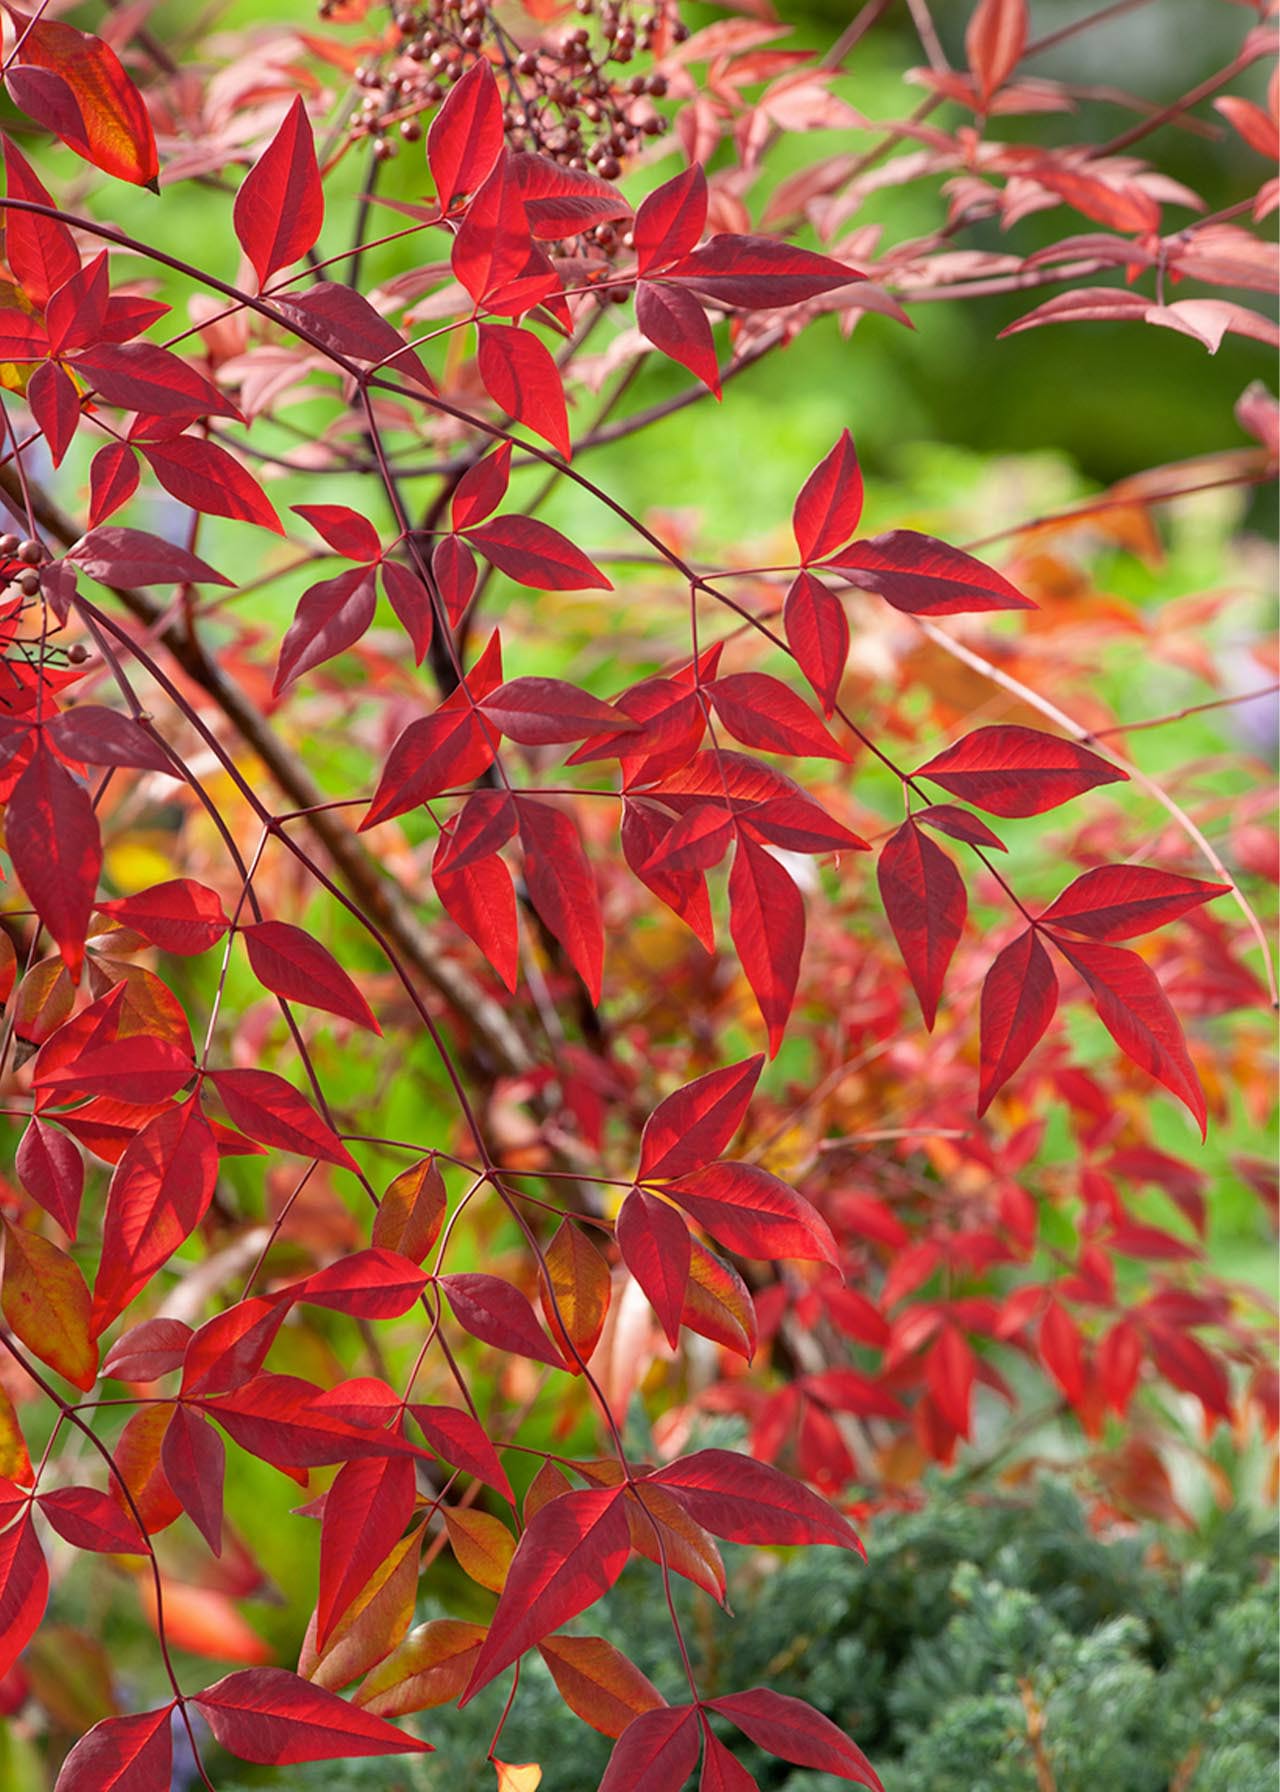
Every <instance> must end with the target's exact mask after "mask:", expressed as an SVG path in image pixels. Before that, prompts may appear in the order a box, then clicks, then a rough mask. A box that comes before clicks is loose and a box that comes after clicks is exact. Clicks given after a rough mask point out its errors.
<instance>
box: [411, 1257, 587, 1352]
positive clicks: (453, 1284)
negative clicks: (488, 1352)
mask: <svg viewBox="0 0 1280 1792" xmlns="http://www.w3.org/2000/svg"><path fill="white" fill-rule="evenodd" d="M440 1286H441V1288H443V1289H444V1291H445V1293H446V1295H447V1296H448V1298H449V1305H450V1306H451V1307H452V1308H453V1311H454V1316H455V1318H456V1319H457V1321H458V1324H459V1325H461V1326H463V1327H465V1329H466V1330H467V1331H469V1332H470V1333H471V1336H472V1337H473V1338H479V1339H480V1341H481V1343H483V1344H492V1345H493V1347H494V1349H495V1350H506V1351H511V1352H513V1353H514V1354H515V1355H516V1356H526V1357H529V1358H530V1359H531V1360H532V1361H533V1362H535V1363H550V1364H551V1366H552V1368H554V1369H562V1368H563V1367H564V1363H563V1361H562V1359H561V1356H560V1353H559V1351H558V1350H557V1349H556V1347H555V1346H554V1344H552V1342H551V1340H550V1338H548V1337H547V1335H546V1333H545V1332H544V1331H543V1329H542V1327H541V1326H540V1325H539V1324H538V1321H537V1317H536V1315H535V1314H534V1311H533V1308H532V1307H531V1306H530V1305H529V1303H528V1301H527V1300H526V1299H525V1297H524V1295H523V1294H521V1292H520V1290H519V1289H518V1288H515V1287H513V1286H512V1285H511V1283H510V1282H504V1281H503V1280H502V1278H501V1277H500V1276H490V1275H482V1274H468V1275H447V1276H441V1277H440Z"/></svg>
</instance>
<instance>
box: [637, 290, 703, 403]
mask: <svg viewBox="0 0 1280 1792" xmlns="http://www.w3.org/2000/svg"><path fill="white" fill-rule="evenodd" d="M636 323H637V324H638V325H639V328H640V333H641V335H642V336H644V337H645V339H646V340H647V341H649V342H651V343H652V344H653V346H654V348H656V349H660V350H661V352H662V353H663V354H664V355H666V356H667V357H668V359H670V360H672V361H675V362H677V363H678V364H679V365H680V366H681V367H687V368H688V370H689V372H690V373H691V374H692V375H693V377H694V378H695V379H698V380H701V381H702V383H703V385H704V386H706V388H707V389H708V391H710V392H713V393H714V394H715V396H716V397H717V398H719V397H720V361H719V357H718V356H717V354H716V343H715V337H714V335H713V334H712V330H711V325H710V323H709V322H708V319H707V314H706V312H705V311H704V310H703V309H702V306H701V305H700V304H699V303H698V301H697V299H695V298H694V296H693V294H692V293H691V292H686V291H685V289H684V288H683V287H682V286H669V285H668V284H667V283H666V282H665V281H662V280H641V281H640V282H639V283H638V284H637V286H636Z"/></svg>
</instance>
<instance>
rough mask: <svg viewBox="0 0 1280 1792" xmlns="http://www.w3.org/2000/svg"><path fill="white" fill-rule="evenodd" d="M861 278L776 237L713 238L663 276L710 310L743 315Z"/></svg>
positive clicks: (794, 301)
mask: <svg viewBox="0 0 1280 1792" xmlns="http://www.w3.org/2000/svg"><path fill="white" fill-rule="evenodd" d="M864 277H865V276H864V275H862V274H860V273H858V272H857V270H856V269H854V268H850V267H846V266H845V265H844V263H843V262H839V261H833V260H832V259H831V257H830V256H829V255H815V254H814V253H813V251H812V250H811V249H799V248H797V247H796V246H795V244H793V243H784V242H780V241H779V240H778V239H777V238H776V237H771V236H733V235H731V234H729V233H728V232H726V233H725V234H724V235H723V236H713V237H712V239H711V241H710V242H709V243H705V244H704V245H703V247H702V248H701V249H695V250H694V252H693V254H692V255H686V256H685V257H684V258H683V260H681V261H677V262H676V263H675V264H674V266H673V267H670V268H668V270H667V272H666V274H665V276H664V278H665V279H668V280H680V281H683V282H684V284H685V285H686V286H689V287H692V289H693V290H694V291H695V292H696V293H699V294H700V295H701V296H702V297H703V298H704V299H709V300H710V301H711V303H712V304H713V305H719V306H734V305H736V306H739V307H740V308H741V309H742V310H744V311H769V310H772V309H773V308H774V307H775V306H778V305H798V304H800V303H802V302H803V301H804V300H805V299H816V298H819V297H821V295H822V294H823V293H826V292H833V291H835V289H836V288H837V287H841V286H848V285H849V284H850V283H851V282H852V281H854V280H861V279H863V278H864Z"/></svg>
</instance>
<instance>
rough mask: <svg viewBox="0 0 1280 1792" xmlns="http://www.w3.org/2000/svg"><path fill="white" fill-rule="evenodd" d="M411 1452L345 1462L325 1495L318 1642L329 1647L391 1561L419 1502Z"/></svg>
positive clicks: (317, 1607) (318, 1604) (322, 1648)
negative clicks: (342, 1622)
mask: <svg viewBox="0 0 1280 1792" xmlns="http://www.w3.org/2000/svg"><path fill="white" fill-rule="evenodd" d="M414 1491H415V1490H414V1473H413V1462H412V1460H411V1458H409V1457H408V1456H382V1457H373V1458H371V1459H369V1460H367V1461H359V1462H344V1463H343V1465H342V1467H341V1468H340V1469H339V1470H338V1472H337V1474H336V1475H335V1477H334V1479H333V1482H332V1484H331V1486H330V1488H329V1491H328V1492H327V1493H326V1494H325V1498H324V1514H323V1517H322V1520H321V1526H320V1594H319V1599H318V1601H317V1604H316V1627H315V1635H316V1645H317V1648H319V1649H320V1650H321V1651H323V1650H324V1648H325V1645H326V1644H327V1642H328V1640H329V1637H330V1635H331V1634H332V1632H333V1629H334V1626H335V1625H336V1624H337V1622H338V1620H339V1619H340V1618H341V1617H342V1615H343V1613H344V1612H345V1611H346V1610H347V1608H348V1606H350V1605H351V1603H352V1601H353V1600H354V1599H355V1598H356V1597H357V1595H358V1594H359V1593H360V1591H361V1589H362V1588H363V1587H364V1586H365V1584H366V1582H367V1581H368V1580H369V1579H370V1577H371V1576H372V1574H373V1573H374V1570H375V1569H376V1568H377V1567H378V1565H379V1563H381V1562H383V1561H385V1559H386V1557H387V1556H388V1555H389V1554H390V1552H391V1550H392V1549H393V1548H394V1546H395V1545H396V1543H398V1542H399V1540H400V1536H401V1533H402V1532H403V1530H404V1528H405V1526H406V1525H407V1524H408V1522H409V1518H410V1515H411V1513H412V1511H413V1502H414Z"/></svg>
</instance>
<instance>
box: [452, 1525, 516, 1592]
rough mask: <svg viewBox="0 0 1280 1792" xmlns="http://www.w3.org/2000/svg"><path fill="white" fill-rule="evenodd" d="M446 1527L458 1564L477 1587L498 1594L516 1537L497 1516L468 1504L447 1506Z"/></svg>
mask: <svg viewBox="0 0 1280 1792" xmlns="http://www.w3.org/2000/svg"><path fill="white" fill-rule="evenodd" d="M444 1522H445V1528H446V1530H447V1531H448V1533H449V1543H450V1546H451V1548H452V1549H453V1553H454V1555H455V1556H456V1557H457V1558H458V1566H459V1567H460V1568H461V1569H462V1570H463V1571H464V1573H466V1574H469V1575H470V1576H471V1578H472V1580H474V1581H476V1582H477V1583H478V1584H479V1585H480V1586H482V1587H487V1588H488V1589H489V1591H490V1592H491V1593H500V1592H501V1591H502V1589H503V1587H504V1586H505V1585H506V1581H507V1570H508V1569H509V1568H510V1566H511V1560H512V1557H513V1556H514V1555H515V1553H516V1540H515V1538H514V1537H513V1536H512V1535H511V1532H510V1531H509V1530H508V1529H507V1527H506V1525H505V1524H503V1522H502V1520H501V1519H500V1518H495V1517H494V1516H493V1515H492V1513H490V1512H476V1511H474V1510H473V1509H472V1508H471V1507H469V1506H455V1507H453V1508H452V1509H449V1508H446V1509H445V1513H444Z"/></svg>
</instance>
